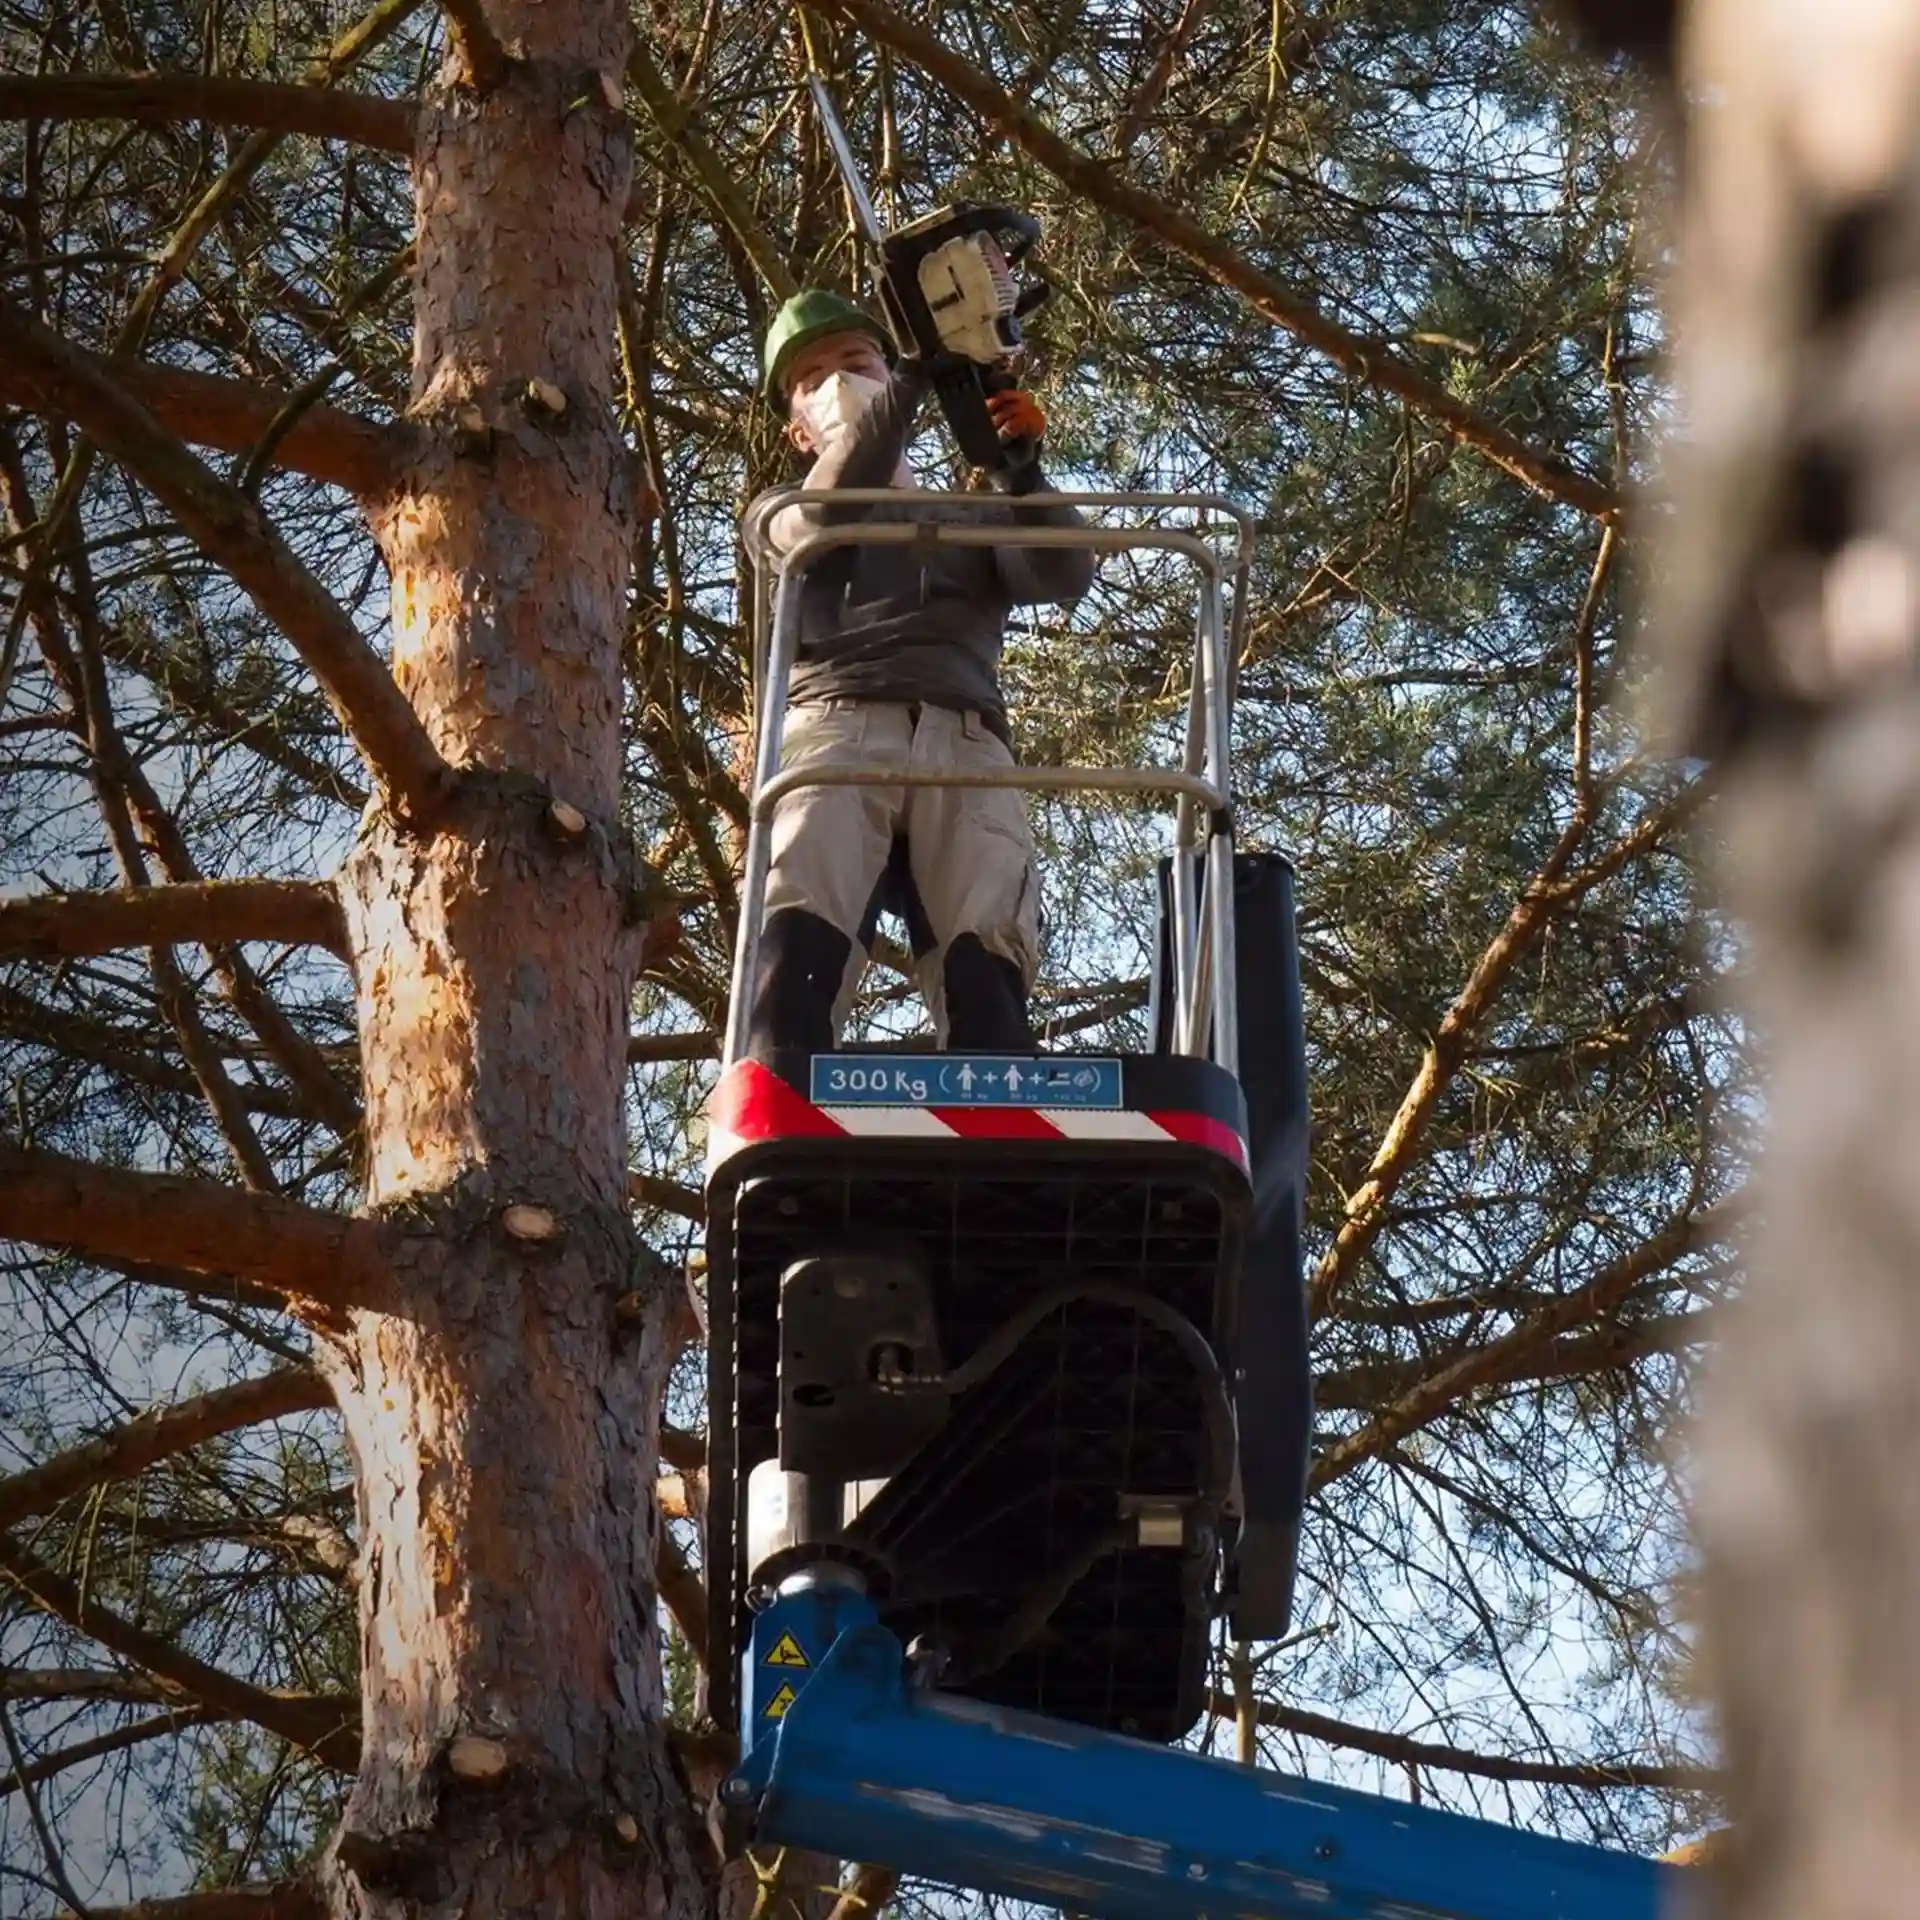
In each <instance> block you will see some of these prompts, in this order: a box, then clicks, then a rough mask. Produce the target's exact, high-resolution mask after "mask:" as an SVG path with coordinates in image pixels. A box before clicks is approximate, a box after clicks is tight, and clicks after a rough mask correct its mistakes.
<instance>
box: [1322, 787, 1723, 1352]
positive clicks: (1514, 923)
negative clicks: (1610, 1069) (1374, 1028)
mask: <svg viewBox="0 0 1920 1920" xmlns="http://www.w3.org/2000/svg"><path fill="white" fill-rule="evenodd" d="M1704 792H1705V787H1704V784H1703V783H1701V782H1697V781H1696V782H1695V783H1694V784H1693V785H1692V786H1690V787H1688V788H1687V789H1686V790H1685V791H1684V792H1682V793H1680V794H1679V795H1677V796H1676V797H1675V798H1674V799H1672V800H1670V801H1668V802H1667V803H1666V804H1665V805H1664V806H1660V807H1655V808H1653V809H1652V810H1651V811H1649V813H1648V814H1647V816H1646V817H1645V818H1644V819H1643V820H1641V821H1640V823H1639V824H1638V825H1637V826H1635V827H1634V828H1633V830H1632V831H1631V832H1629V833H1627V834H1624V835H1622V836H1621V838H1620V839H1619V840H1617V841H1616V842H1615V843H1614V845H1613V846H1612V847H1611V848H1610V849H1609V850H1608V851H1607V852H1606V853H1605V854H1604V855H1602V857H1601V858H1600V859H1598V860H1596V861H1594V862H1593V863H1591V864H1590V865H1589V866H1586V867H1583V868H1581V869H1580V870H1579V872H1577V873H1575V874H1572V875H1568V873H1567V868H1568V866H1569V864H1570V863H1571V861H1572V859H1573V856H1574V854H1575V853H1576V852H1578V850H1579V847H1580V843H1581V841H1582V840H1583V839H1584V838H1585V835H1586V831H1587V825H1588V820H1587V816H1586V815H1585V814H1584V813H1580V812H1576V814H1575V816H1574V819H1573V820H1572V822H1571V823H1570V824H1569V825H1568V827H1567V829H1566V831H1565V832H1564V833H1563V834H1562V835H1561V836H1560V839H1559V842H1558V844H1557V845H1556V846H1555V847H1554V849H1553V851H1552V852H1551V853H1550V854H1549V855H1548V856H1547V859H1546V861H1545V862H1544V863H1543V864H1542V866H1541V867H1540V869H1539V871H1538V872H1537V873H1535V875H1534V876H1533V878H1532V879H1531V880H1529V881H1528V882H1527V884H1526V886H1525V887H1524V888H1523V889H1522V890H1521V894H1520V898H1519V899H1518V900H1516V901H1515V902H1514V905H1513V909H1512V911H1511V912H1510V913H1509V914H1508V915H1507V918H1506V921H1505V923H1504V924H1503V925H1502V927H1501V929H1500V931H1499V932H1498V933H1497V934H1495V935H1494V937H1493V938H1492V940H1490V941H1489V942H1488V943H1487V946H1486V948H1485V950H1484V951H1483V952H1482V953H1481V955H1480V958H1479V959H1478V960H1476V961H1475V962H1474V966H1473V971H1472V972H1471V973H1470V974H1469V975H1468V976H1467V981H1466V984H1465V985H1464V986H1463V987H1462V988H1461V989H1460V991H1459V993H1458V994H1457V995H1456V996H1455V997H1454V1001H1453V1004H1452V1005H1451V1006H1450V1007H1449V1008H1448V1009H1447V1011H1446V1014H1445V1016H1444V1017H1443V1018H1442V1020H1441V1022H1440V1025H1439V1026H1438V1028H1437V1029H1435V1031H1434V1035H1433V1038H1432V1039H1431V1040H1430V1041H1429V1042H1428V1043H1427V1047H1426V1050H1425V1052H1424V1053H1423V1055H1422V1057H1421V1061H1420V1065H1419V1067H1418V1068H1417V1069H1416V1070H1415V1073H1414V1076H1413V1079H1412V1081H1411V1083H1410V1084H1409V1085H1408V1088H1407V1091H1406V1093H1405V1094H1404V1095H1403V1096H1402V1098H1401V1101H1400V1105H1399V1108H1398V1110H1397V1111H1396V1112H1395V1114H1394V1116H1393V1119H1392V1120H1391V1122H1389V1124H1388V1127H1387V1131H1386V1134H1385V1136H1384V1137H1383V1138H1382V1140H1381V1142H1380V1146H1379V1149H1378V1151H1377V1152H1376V1153H1375V1154H1374V1156H1373V1161H1372V1164H1371V1165H1369V1166H1368V1168H1367V1175H1366V1178H1365V1179H1364V1180H1363V1181H1362V1182H1361V1183H1360V1185H1359V1186H1358V1187H1356V1188H1355V1189H1354V1191H1353V1192H1352V1193H1351V1194H1350V1195H1349V1196H1348V1197H1347V1204H1346V1209H1345V1212H1344V1214H1343V1216H1342V1218H1341V1221H1340V1224H1339V1226H1338V1228H1337V1229H1336V1230H1335V1232H1334V1236H1333V1244H1332V1245H1331V1246H1329V1247H1328V1249H1327V1250H1326V1252H1325V1253H1324V1254H1322V1255H1321V1257H1320V1264H1319V1265H1318V1266H1317V1267H1316V1268H1315V1269H1314V1274H1313V1280H1312V1283H1311V1286H1310V1288H1309V1297H1308V1311H1309V1314H1310V1316H1311V1317H1312V1318H1313V1319H1315V1320H1321V1319H1324V1318H1325V1317H1326V1315H1327V1314H1328V1312H1329V1311H1331V1309H1332V1306H1333V1302H1334V1299H1335V1297H1336V1296H1337V1295H1338V1293H1339V1291H1340V1289H1341V1287H1343V1286H1344V1285H1345V1284H1346V1282H1347V1279H1348V1277H1349V1276H1350V1275H1351V1274H1352V1273H1353V1271H1354V1269H1355V1268H1356V1267H1357V1266H1358V1265H1359V1263H1360V1261H1361V1260H1362V1259H1363V1258H1364V1257H1365V1255H1366V1254H1367V1253H1368V1251H1369V1250H1370V1249H1371V1248H1372V1246H1373V1244H1374V1242H1375V1241H1376V1240H1378V1239H1379V1237H1380V1234H1381V1232H1382V1231H1383V1230H1384V1228H1385V1226H1386V1224H1387V1216H1388V1204H1389V1202H1390V1201H1391V1200H1392V1198H1393V1195H1394V1194H1395V1192H1396V1191H1397V1190H1398V1188H1399V1185H1400V1182H1401V1181H1402V1179H1404V1178H1405V1176H1406V1174H1407V1172H1408V1171H1409V1169H1410V1168H1412V1166H1413V1165H1414V1164H1415V1161H1416V1158H1417V1156H1418V1151H1419V1148H1420V1146H1421V1144H1422V1142H1423V1141H1424V1140H1425V1138H1426V1134H1427V1130H1428V1128H1429V1127H1430V1126H1431V1124H1432V1122H1433V1117H1434V1115H1435V1113H1436V1112H1437V1111H1438V1110H1439V1106H1440V1099H1441V1096H1442V1094H1444V1093H1445V1092H1446V1090H1447V1088H1448V1087H1449V1086H1450V1085H1451V1084H1452V1082H1453V1079H1454V1076H1455V1075H1456V1074H1457V1073H1458V1072H1459V1071H1460V1068H1461V1066H1462V1064H1463V1063H1464V1062H1465V1060H1466V1058H1467V1055H1468V1052H1469V1050H1470V1049H1471V1048H1472V1045H1473V1042H1474V1039H1475V1037H1476V1036H1477V1035H1478V1033H1479V1032H1480V1029H1481V1027H1482V1026H1483V1025H1484V1024H1485V1023H1486V1021H1487V1019H1488V1017H1489V1015H1490V1014H1491V1013H1492V1011H1493V1007H1494V1003H1495V1001H1496V1000H1497V999H1498V997H1499V994H1500V991H1501V989H1502V988H1503V987H1504V986H1505V984H1506V982H1507V980H1508V978H1509V977H1510V976H1511V975H1512V973H1513V970H1514V968H1515V967H1517V966H1518V965H1519V964H1520V962H1521V961H1522V960H1523V959H1524V958H1525V957H1526V956H1527V955H1528V954H1529V953H1531V952H1532V951H1533V949H1534V948H1535V947H1536V946H1537V945H1538V944H1539V942H1540V940H1541V938H1542V936H1543V935H1544V934H1545V933H1546V930H1547V928H1548V926H1549V925H1550V923H1551V922H1552V920H1553V919H1554V917H1555V916H1556V915H1557V914H1561V913H1564V912H1565V911H1566V910H1567V909H1568V908H1569V907H1571V906H1574V905H1575V904H1577V903H1578V901H1579V900H1580V899H1581V898H1582V897H1583V896H1584V895H1585V894H1587V893H1588V892H1590V891H1591V890H1592V889H1593V888H1594V887H1595V886H1597V885H1599V884H1600V883H1601V882H1602V881H1604V880H1607V879H1610V878H1612V876H1613V875H1614V874H1616V873H1617V872H1619V870H1620V869H1621V868H1622V867H1623V866H1625V865H1627V864H1628V863H1629V862H1630V861H1632V860H1635V859H1639V858H1641V857H1642V856H1643V855H1645V854H1646V853H1648V852H1649V851H1651V850H1652V849H1653V848H1654V847H1656V846H1658V845H1660V844H1661V842H1662V841H1664V840H1666V839H1667V838H1669V837H1670V836H1671V835H1672V834H1673V832H1674V830H1675V829H1676V828H1677V827H1678V826H1679V825H1680V823H1681V822H1682V821H1683V820H1684V819H1685V818H1686V817H1687V815H1688V814H1689V813H1690V812H1691V811H1693V809H1694V808H1695V807H1697V806H1698V804H1699V802H1700V799H1701V797H1702V795H1703V793H1704Z"/></svg>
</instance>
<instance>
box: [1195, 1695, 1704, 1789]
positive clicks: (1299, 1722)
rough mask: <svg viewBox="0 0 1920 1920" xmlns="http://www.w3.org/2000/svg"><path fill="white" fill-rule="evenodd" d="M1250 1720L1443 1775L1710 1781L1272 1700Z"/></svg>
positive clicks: (1690, 1773)
mask: <svg viewBox="0 0 1920 1920" xmlns="http://www.w3.org/2000/svg"><path fill="white" fill-rule="evenodd" d="M1207 1711H1208V1712H1209V1713H1213V1714H1217V1715H1219V1716H1220V1717H1221V1718H1223V1719H1231V1718H1232V1717H1233V1713H1234V1704H1233V1697H1232V1695H1231V1694H1225V1693H1210V1694H1209V1695H1208V1696H1207ZM1254 1718H1255V1719H1256V1720H1258V1721H1259V1722H1260V1724H1261V1725H1262V1726H1263V1727H1274V1728H1276V1729H1278V1730H1279V1731H1280V1732H1282V1733H1297V1734H1301V1735H1304V1736H1305V1737H1306V1738H1307V1739H1309V1740H1322V1741H1325V1742H1326V1744H1327V1745H1328V1746H1330V1747H1347V1748H1350V1749H1352V1750H1353V1751H1354V1752H1356V1753H1371V1754H1374V1755H1375V1756H1377V1757H1378V1758H1379V1759H1382V1760H1390V1761H1392V1762H1393V1763H1394V1764H1395V1765H1396V1766H1408V1767H1436V1768H1438V1769H1439V1770H1440V1771H1442V1772H1444V1773H1470V1774H1475V1775H1478V1776H1479V1777H1480V1778H1481V1779H1483V1780H1509V1781H1514V1782H1516V1783H1527V1784H1531V1785H1534V1786H1542V1787H1581V1788H1586V1789H1589V1790H1595V1791H1598V1790H1602V1789H1605V1788H1609V1787H1634V1788H1647V1787H1661V1788H1667V1789H1678V1790H1680V1791H1688V1790H1704V1789H1706V1788H1709V1787H1711V1786H1712V1784H1713V1778H1712V1776H1711V1775H1710V1774H1707V1773H1704V1772H1702V1771H1701V1770H1700V1769H1699V1768H1697V1767H1669V1766H1661V1765H1657V1764H1654V1763H1650V1762H1647V1761H1638V1760H1622V1761H1617V1762H1611V1763H1609V1762H1607V1761H1585V1762H1578V1761H1574V1762H1568V1761H1556V1760H1515V1759H1510V1758H1509V1757H1508V1756H1507V1755H1505V1754H1499V1753H1473V1752H1469V1751H1468V1750H1467V1749H1466V1748H1464V1747H1444V1746H1438V1745H1435V1744H1434V1743H1432V1742H1430V1741H1426V1740H1410V1739H1408V1738H1407V1736H1406V1735H1405V1734H1400V1733H1381V1732H1379V1731H1378V1730H1377V1729H1375V1728H1373V1727H1356V1726H1350V1725H1349V1724H1348V1723H1347V1722H1346V1721H1344V1720H1330V1719H1328V1718H1327V1716H1326V1715H1325V1714H1321V1713H1305V1712H1302V1711H1301V1710H1300V1709H1299V1708H1297V1707H1284V1706H1281V1705H1279V1704H1278V1703H1277V1702H1275V1701H1272V1700H1261V1701H1258V1702H1256V1703H1255V1706H1254Z"/></svg>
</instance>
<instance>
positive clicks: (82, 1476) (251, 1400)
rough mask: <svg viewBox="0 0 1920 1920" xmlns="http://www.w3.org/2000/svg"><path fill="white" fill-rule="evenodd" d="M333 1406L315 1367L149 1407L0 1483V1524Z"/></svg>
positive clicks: (293, 1369)
mask: <svg viewBox="0 0 1920 1920" xmlns="http://www.w3.org/2000/svg"><path fill="white" fill-rule="evenodd" d="M332 1404H333V1396H332V1395H331V1394H330V1393H329V1392H328V1391H327V1387H326V1383H325V1381H323V1380H322V1379H321V1377H320V1376H319V1374H318V1373H316V1372H315V1371H314V1370H313V1369H312V1368H310V1367H286V1368H283V1369H281V1370H280V1371H279V1372H277V1373H270V1374H267V1375H266V1376H265V1377H264V1378H263V1379H259V1380H244V1381H241V1382H239V1383H238V1384H237V1385H235V1386H231V1387H218V1388H216V1389H215V1390H214V1391H213V1392H211V1393H203V1394H198V1395H196V1396H195V1397H194V1398H193V1399H191V1400H183V1401H181V1402H179V1403H178V1404H177V1405H175V1406H171V1407H154V1408H151V1409H149V1411H147V1412H146V1413H143V1414H141V1415H140V1416H139V1418H138V1419H135V1420H130V1421H128V1422H127V1424H126V1425H125V1426H122V1427H118V1428H116V1429H115V1430H114V1431H113V1432H111V1433H106V1434H102V1435H101V1436H100V1437H99V1438H98V1439H96V1440H87V1441H83V1442H82V1443H81V1444H80V1445H79V1446H77V1447H69V1448H68V1449H67V1450H66V1451H65V1452H64V1453H59V1454H56V1455H55V1456H54V1457H53V1458H52V1459H51V1460H47V1461H44V1462H42V1464H41V1465H39V1466H37V1467H29V1468H28V1469H27V1470H26V1471H25V1472H24V1473H16V1474H13V1475H11V1476H10V1477H9V1478H7V1479H5V1480H0V1528H6V1527H11V1526H13V1525H14V1524H15V1523H16V1522H18V1521H21V1520H24V1519H26V1518H27V1517H28V1516H29V1515H30V1514H36V1513H45V1512H47V1511H48V1509H49V1508H52V1507H55V1506H58V1505H59V1504H60V1502H61V1501H63V1500H70V1499H71V1498H72V1497H73V1496H74V1495H75V1494H76V1493H84V1492H86V1491H87V1490H88V1489H89V1488H92V1487H98V1486H102V1485H104V1484H105V1483H106V1482H108V1481H110V1480H129V1479H132V1478H133V1477H134V1476H135V1475H136V1474H140V1473H144V1472H145V1471H146V1470H147V1468H148V1467H151V1466H153V1465H155V1464H156V1463H158V1462H159V1461H162V1460H166V1459H170V1458H171V1457H172V1456H173V1455H175V1454H177V1453H185V1452H186V1451H187V1450H188V1449H189V1448H192V1447H197V1446H201V1445H203V1444H204V1443H205V1442H206V1441H208V1440H212V1439H214V1438H216V1437H217V1436H218V1435H220V1434H223V1433H232V1432H233V1431H234V1430H235V1429H236V1428H240V1427H251V1426H256V1425H258V1424H259V1423H260V1422H261V1421H263V1420H275V1419H278V1418H279V1417H280V1416H281V1415H283V1414H288V1413H305V1412H309V1411H311V1410H312V1409H314V1408H316V1407H329V1406H331V1405H332Z"/></svg>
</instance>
